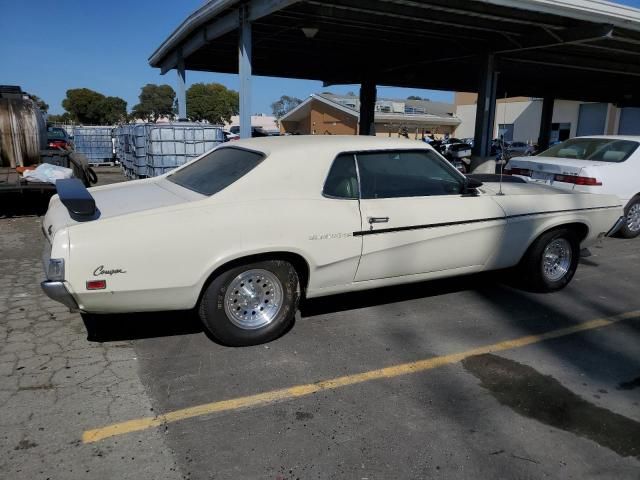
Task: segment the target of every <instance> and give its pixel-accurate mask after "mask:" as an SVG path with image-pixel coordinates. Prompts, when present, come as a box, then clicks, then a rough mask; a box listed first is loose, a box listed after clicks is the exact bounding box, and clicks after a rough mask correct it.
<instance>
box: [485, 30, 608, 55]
mask: <svg viewBox="0 0 640 480" xmlns="http://www.w3.org/2000/svg"><path fill="white" fill-rule="evenodd" d="M549 36H550V34H549V32H547V31H545V32H543V33H538V34H535V35H530V36H526V37H521V38H519V39H518V41H519V42H520V43H521V44H522V46H521V47H516V48H508V49H503V50H495V51H494V53H497V54H504V53H513V52H523V51H525V50H537V49H541V48H549V47H556V46H559V45H567V44H586V43H589V42H593V41H596V40H604V39H607V38H611V37H612V36H613V26H611V25H594V26H589V27H578V28H569V29H566V30H561V31H558V30H556V31H554V32H553V34H552V35H551V36H552V38H553V40H550V39H549Z"/></svg>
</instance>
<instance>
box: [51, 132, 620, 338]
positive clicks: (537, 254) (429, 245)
mask: <svg viewBox="0 0 640 480" xmlns="http://www.w3.org/2000/svg"><path fill="white" fill-rule="evenodd" d="M489 180H491V182H487V183H485V184H484V185H483V184H482V183H481V182H480V181H478V180H476V179H470V178H466V177H465V176H463V175H462V174H460V173H459V172H458V171H456V170H455V169H454V168H453V167H452V166H451V165H450V164H449V163H448V162H447V161H446V160H445V159H443V158H442V157H441V156H440V155H439V154H437V153H436V152H435V151H434V150H433V149H432V148H431V147H429V146H428V145H426V144H424V143H419V142H408V141H407V140H405V139H381V138H375V137H356V136H344V137H338V136H321V137H320V136H319V137H316V136H298V137H296V136H293V137H272V138H255V139H251V140H240V141H237V142H232V143H227V144H223V145H221V146H219V147H218V148H216V149H214V150H212V151H211V152H208V153H206V154H204V155H203V156H201V157H200V158H199V159H196V160H194V161H193V162H191V163H189V164H187V165H185V166H183V167H181V168H179V169H177V170H174V171H173V172H171V173H168V174H165V175H164V176H161V177H156V178H151V179H145V180H138V181H132V182H127V183H121V184H115V185H108V186H102V187H96V188H91V189H89V190H86V189H85V188H84V187H83V186H82V185H79V184H77V183H76V182H74V181H73V180H70V181H63V182H60V183H59V184H58V185H57V187H58V195H56V196H54V197H53V198H52V199H51V202H50V204H49V210H48V212H47V214H46V216H45V218H44V220H43V230H44V232H45V236H46V239H47V243H46V245H45V269H46V275H47V280H46V281H45V282H43V284H42V286H43V289H44V291H45V292H46V293H47V294H48V295H49V296H50V297H51V298H54V299H56V300H58V301H60V302H62V303H64V304H65V305H67V306H69V307H70V308H72V309H77V310H80V311H82V312H88V313H94V314H103V313H104V314H106V313H122V312H142V311H154V310H183V309H192V308H197V309H198V311H199V314H200V317H201V319H202V321H203V323H204V325H205V327H206V328H207V329H208V330H209V331H210V333H211V334H212V335H213V336H214V337H216V338H217V339H218V340H219V341H220V342H222V343H225V344H229V345H249V344H256V343H260V342H265V341H269V340H271V339H274V338H276V337H277V336H279V335H280V334H282V333H283V332H284V331H285V330H286V329H287V327H288V326H289V325H290V324H291V322H292V321H293V319H294V315H295V312H296V309H297V305H298V301H299V299H300V298H301V297H304V298H312V297H320V296H323V295H330V294H335V293H340V292H350V291H355V290H363V289H368V288H374V287H382V286H386V285H395V284H401V283H407V282H418V281H422V280H427V279H434V278H441V277H450V276H455V275H464V274H470V273H474V272H480V271H485V270H491V269H502V268H508V267H515V266H518V267H519V268H520V269H521V270H522V275H523V277H526V279H527V281H528V284H529V286H530V287H531V288H533V289H535V290H538V291H555V290H559V289H561V288H563V287H564V286H566V285H567V284H568V283H569V281H570V280H571V278H572V277H573V274H574V272H575V270H576V267H577V265H578V257H579V252H580V248H581V247H587V246H589V245H591V244H593V243H594V242H596V241H598V239H600V238H601V237H603V236H604V235H606V234H607V233H612V232H613V231H615V229H616V228H617V226H619V225H620V224H621V222H622V215H623V211H622V207H621V206H620V201H619V200H618V198H617V197H615V196H606V195H587V194H578V193H570V192H562V191H560V190H557V189H553V188H549V187H546V186H536V185H528V184H526V183H524V182H523V183H512V182H510V183H505V184H504V185H503V186H502V192H500V187H499V185H498V183H494V182H495V179H494V178H489ZM512 180H513V179H512ZM104 321H108V317H104Z"/></svg>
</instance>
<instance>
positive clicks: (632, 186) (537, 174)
mask: <svg viewBox="0 0 640 480" xmlns="http://www.w3.org/2000/svg"><path fill="white" fill-rule="evenodd" d="M639 147H640V137H633V136H612V135H607V136H595V137H577V138H572V139H570V140H567V141H565V142H562V143H559V144H557V145H554V146H553V147H551V148H550V149H549V150H547V151H545V152H542V153H541V154H540V155H538V156H535V157H520V158H512V159H511V160H509V164H508V165H507V166H506V167H505V171H506V172H509V173H511V174H512V175H518V176H520V177H522V178H524V179H525V180H527V181H528V182H531V183H542V184H546V185H552V186H554V187H556V188H562V189H565V190H572V191H576V192H588V193H607V194H612V195H617V196H618V198H620V201H621V202H622V205H624V211H625V215H626V219H627V220H626V223H625V225H624V226H623V227H622V228H621V229H620V232H619V234H620V236H622V237H625V238H633V237H637V236H638V235H640V148H639Z"/></svg>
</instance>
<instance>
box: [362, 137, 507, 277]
mask: <svg viewBox="0 0 640 480" xmlns="http://www.w3.org/2000/svg"><path fill="white" fill-rule="evenodd" d="M355 156H356V162H357V166H358V175H359V180H360V212H361V215H362V225H363V228H362V231H361V232H360V233H359V235H361V236H362V238H363V245H362V256H361V258H360V264H359V266H358V270H357V272H356V277H355V280H356V281H366V280H374V279H381V278H390V277H397V276H406V275H416V274H424V273H430V272H437V271H445V270H451V271H453V270H458V271H459V272H460V273H463V272H464V271H476V270H481V269H482V266H483V265H484V264H485V263H486V261H487V260H488V259H489V257H490V256H491V254H492V253H493V252H494V251H495V249H496V248H497V246H498V245H499V244H500V240H501V238H502V235H503V233H504V227H505V220H504V216H505V214H504V211H503V210H502V209H501V207H500V206H499V205H498V204H497V203H496V202H495V201H493V200H492V198H491V197H490V196H488V195H484V194H481V193H476V194H469V193H467V192H465V179H464V177H463V176H462V175H460V174H459V173H458V172H457V171H455V169H454V168H453V167H452V166H451V165H450V164H449V163H448V162H446V160H444V159H443V158H442V157H441V156H439V155H438V154H437V153H435V152H433V151H432V150H422V149H420V150H395V151H378V152H363V153H357V154H356V155H355Z"/></svg>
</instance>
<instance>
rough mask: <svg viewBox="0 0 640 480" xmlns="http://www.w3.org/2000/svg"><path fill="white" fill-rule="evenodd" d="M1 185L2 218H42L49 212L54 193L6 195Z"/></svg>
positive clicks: (0, 210) (0, 214) (0, 205)
mask: <svg viewBox="0 0 640 480" xmlns="http://www.w3.org/2000/svg"><path fill="white" fill-rule="evenodd" d="M1 187H2V185H1V184H0V194H1V197H2V200H1V201H0V218H14V217H29V216H38V217H41V216H42V215H44V214H45V213H46V212H47V207H48V206H49V200H50V199H51V197H52V196H53V194H54V193H55V192H54V191H44V192H23V193H13V192H12V193H4V192H2V188H1Z"/></svg>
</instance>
